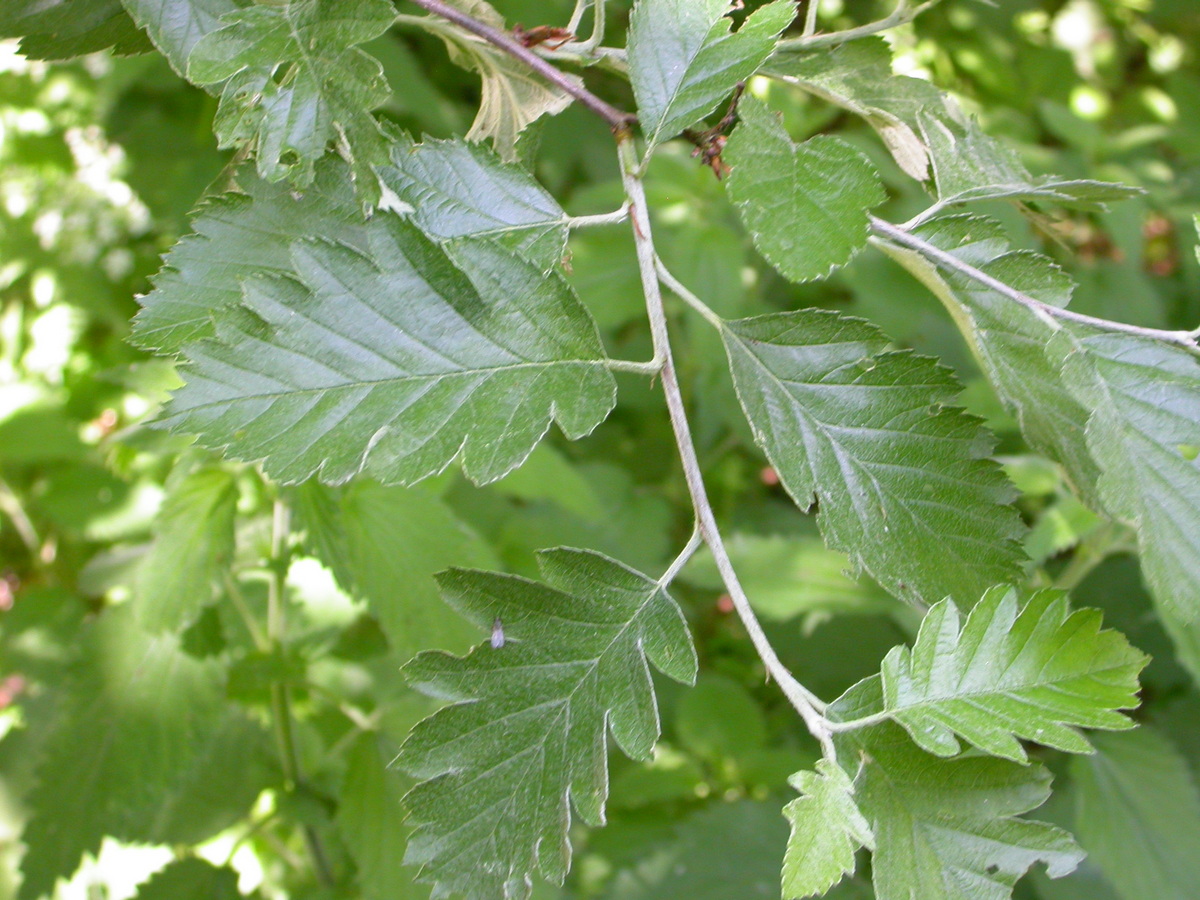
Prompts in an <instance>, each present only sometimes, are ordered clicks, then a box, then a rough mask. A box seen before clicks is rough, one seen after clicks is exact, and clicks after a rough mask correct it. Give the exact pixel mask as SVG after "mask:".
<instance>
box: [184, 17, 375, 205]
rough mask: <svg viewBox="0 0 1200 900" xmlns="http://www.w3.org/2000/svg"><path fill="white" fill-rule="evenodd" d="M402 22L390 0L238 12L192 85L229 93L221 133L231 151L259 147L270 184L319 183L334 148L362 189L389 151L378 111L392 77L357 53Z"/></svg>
mask: <svg viewBox="0 0 1200 900" xmlns="http://www.w3.org/2000/svg"><path fill="white" fill-rule="evenodd" d="M395 19H396V10H395V7H394V6H393V5H392V4H391V2H389V0H340V2H337V3H333V2H330V0H297V2H290V3H287V4H284V5H282V6H275V5H258V6H251V7H247V8H245V9H238V10H234V11H232V12H228V13H226V14H225V15H223V16H222V17H221V20H220V21H221V27H220V28H218V29H216V30H215V31H211V32H209V33H207V34H205V35H204V36H203V37H201V38H200V39H199V40H198V41H197V42H196V43H195V45H194V46H193V47H192V50H191V53H189V54H188V58H187V77H188V80H189V81H192V82H194V83H196V84H200V85H212V84H223V85H224V87H223V89H222V91H221V101H220V105H219V106H218V108H217V115H216V120H215V122H214V129H215V130H216V132H217V137H218V139H219V142H220V146H221V147H241V146H243V145H247V146H249V147H250V148H251V149H253V151H254V152H255V155H256V162H257V165H258V172H259V174H260V175H261V176H262V177H263V178H266V179H267V180H268V181H278V180H280V179H283V178H285V177H287V178H290V179H291V180H293V181H294V182H295V183H296V184H299V185H302V186H303V185H306V184H308V183H310V182H311V181H312V179H313V175H314V165H315V163H316V161H317V160H318V159H320V158H321V157H322V156H323V155H324V154H325V150H326V148H327V146H328V145H329V144H330V143H331V142H336V143H337V145H338V148H339V150H340V151H341V153H342V155H343V156H345V157H346V159H347V160H348V161H349V162H350V165H351V169H352V170H353V172H354V174H355V178H356V180H357V182H358V184H359V186H360V187H361V188H363V189H366V190H367V191H368V192H372V193H374V192H376V187H375V178H374V175H373V173H372V171H371V166H372V165H374V164H376V163H383V162H386V161H387V145H386V141H385V140H384V137H383V135H382V133H381V132H380V130H379V127H378V124H377V123H376V122H375V119H374V117H373V116H372V115H371V112H370V110H371V109H373V108H374V107H376V106H379V105H380V104H381V103H383V102H384V101H385V100H386V99H387V98H388V95H389V90H388V87H387V81H386V80H385V78H384V76H383V68H382V67H381V66H380V64H379V63H378V61H376V60H375V59H374V58H372V57H371V56H369V55H367V54H366V53H364V52H363V51H361V50H358V49H355V47H354V45H355V44H361V43H363V42H364V41H368V40H370V39H371V38H374V37H378V36H379V35H380V34H383V32H385V31H386V30H387V29H388V28H389V27H390V26H391V24H392V22H394V21H395Z"/></svg>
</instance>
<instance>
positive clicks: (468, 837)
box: [400, 549, 696, 900]
mask: <svg viewBox="0 0 1200 900" xmlns="http://www.w3.org/2000/svg"><path fill="white" fill-rule="evenodd" d="M538 563H539V566H540V567H541V570H542V573H543V576H544V577H545V579H546V582H547V584H544V585H543V584H539V583H537V582H533V581H528V580H526V579H524V578H519V577H516V576H512V575H500V574H495V573H489V572H479V571H465V570H459V569H454V570H451V571H450V572H448V573H446V574H445V575H443V576H442V577H441V579H440V582H441V586H442V591H443V594H444V596H445V598H446V600H447V602H448V603H449V604H450V605H451V606H453V607H454V608H455V609H456V610H458V611H459V612H461V613H462V614H463V615H465V616H466V617H467V618H469V619H470V620H471V621H473V622H474V623H475V624H476V625H478V626H480V627H482V628H492V627H493V624H494V623H495V622H496V621H497V620H499V621H500V623H501V626H500V627H501V629H502V633H503V635H504V638H503V642H502V645H500V646H496V645H495V643H493V644H491V645H483V646H481V647H478V648H476V649H475V650H474V651H473V652H472V653H471V654H470V655H468V656H467V657H465V658H457V657H453V656H449V655H447V654H443V653H422V654H421V655H420V656H418V657H417V658H416V659H414V660H413V661H412V662H411V663H409V664H408V666H406V667H405V674H406V675H407V676H408V678H409V680H410V681H411V682H412V683H413V685H414V686H416V687H417V688H418V689H419V690H420V691H421V692H422V693H425V694H428V695H429V696H433V697H439V698H444V699H447V700H451V701H453V703H452V705H450V706H447V707H445V708H444V709H442V710H440V711H439V712H437V713H436V714H434V715H433V716H431V717H430V718H428V719H426V720H425V721H423V722H421V723H420V724H419V725H417V727H416V728H415V729H414V730H413V732H412V734H411V735H410V737H409V739H408V740H407V741H406V742H405V744H404V746H403V748H402V750H401V753H400V764H401V765H402V766H403V767H404V768H405V769H406V770H407V771H409V772H410V773H411V774H413V775H415V776H416V777H418V778H419V779H421V782H422V783H420V784H418V785H417V787H415V788H413V790H412V791H411V792H410V793H409V794H408V796H407V798H406V804H407V806H408V808H409V810H410V813H411V818H412V821H413V822H414V823H415V824H416V829H415V831H414V833H413V837H412V840H411V842H410V844H409V850H408V853H407V855H406V858H405V861H406V862H409V863H416V864H420V865H421V866H422V867H423V869H422V875H421V878H422V880H428V881H432V882H433V883H434V884H435V888H434V895H435V896H439V897H442V896H448V895H449V894H450V893H451V892H459V893H461V894H463V895H464V896H466V897H467V898H470V900H495V898H498V897H520V898H526V897H528V896H529V895H530V890H531V875H532V872H533V870H534V868H535V867H537V868H540V870H541V872H542V874H543V876H545V877H546V878H547V879H548V880H550V881H553V882H558V883H561V882H562V879H563V877H564V876H565V874H566V871H567V867H568V865H569V862H570V854H571V848H570V844H569V842H568V840H567V830H568V827H569V824H570V819H571V807H572V806H573V807H574V809H575V811H576V812H577V813H578V814H579V816H580V817H581V818H582V819H583V820H584V821H585V822H587V823H589V824H591V825H599V824H602V823H603V821H604V805H605V800H606V797H607V794H608V774H607V765H606V759H607V748H606V745H607V741H606V733H607V732H611V733H612V736H613V737H614V739H615V740H616V742H617V744H618V745H619V746H620V747H621V749H622V750H623V751H625V753H627V754H628V755H630V756H631V757H633V758H635V759H645V758H647V757H648V756H649V755H650V753H651V752H652V750H653V748H654V743H655V740H656V738H657V737H658V733H659V723H658V712H657V707H656V704H655V696H654V687H653V684H652V682H651V680H650V671H649V666H648V663H653V664H654V666H655V667H656V668H657V669H658V670H659V671H661V672H662V673H663V674H665V675H667V676H669V677H671V678H673V679H675V680H677V681H681V682H684V683H691V682H693V681H694V680H695V676H696V655H695V651H694V650H693V649H692V643H691V639H690V637H689V635H688V631H687V626H686V624H685V623H684V620H683V616H682V615H681V613H680V611H679V608H678V607H677V606H676V605H675V602H674V601H673V600H672V599H671V597H670V596H669V595H668V594H667V593H666V591H665V590H664V588H663V587H662V586H661V585H660V584H658V583H657V582H655V581H653V580H651V579H650V578H647V577H646V576H645V575H642V574H640V573H638V572H635V571H633V570H632V569H629V568H626V567H625V566H623V565H621V564H620V563H617V562H615V561H613V560H611V559H609V558H607V557H604V556H601V555H599V554H596V553H592V552H589V551H583V550H569V549H558V550H549V551H544V552H542V553H540V554H539V558H538Z"/></svg>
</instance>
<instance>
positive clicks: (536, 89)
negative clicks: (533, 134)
mask: <svg viewBox="0 0 1200 900" xmlns="http://www.w3.org/2000/svg"><path fill="white" fill-rule="evenodd" d="M450 5H451V6H456V7H458V8H460V9H462V10H463V11H464V12H466V13H468V14H469V15H471V16H473V17H474V18H476V19H478V20H480V21H481V22H484V23H485V24H487V25H491V26H492V27H493V28H498V29H499V30H501V31H505V30H507V28H506V26H505V24H504V17H503V16H502V15H500V13H498V12H496V10H495V9H494V8H493V7H492V6H491V4H489V3H487V2H485V0H450ZM429 22H430V25H429V27H430V30H431V31H433V32H434V33H436V34H437V35H438V37H440V38H441V39H442V40H443V41H445V43H446V49H447V50H448V51H449V52H450V59H451V60H453V61H454V62H455V63H457V64H458V65H460V66H462V67H463V68H464V69H468V70H470V71H472V72H477V73H478V74H479V77H480V78H481V79H482V95H481V96H480V98H479V112H478V113H477V114H476V115H475V121H474V122H473V123H472V124H471V130H470V131H468V132H467V135H466V137H467V140H468V141H483V140H486V139H488V138H491V139H492V145H493V146H494V147H495V148H496V152H497V153H498V154H499V155H500V158H501V159H503V160H504V161H505V162H513V161H515V160H516V158H517V138H518V137H520V136H521V132H522V131H524V130H525V128H526V127H527V126H529V125H531V124H532V123H533V122H536V121H537V120H538V119H540V118H541V117H542V116H547V115H549V116H553V115H557V114H558V113H560V112H562V111H563V110H564V109H566V108H567V107H568V106H570V105H571V95H570V94H568V93H566V92H565V91H563V90H562V89H561V88H558V87H555V86H554V85H552V84H550V83H549V82H547V81H545V80H543V79H542V78H541V77H540V76H538V75H536V74H534V72H533V70H531V69H530V68H529V67H528V66H527V65H525V64H524V63H523V62H521V61H520V60H517V59H514V58H513V57H512V56H510V55H509V54H508V53H506V52H505V51H503V50H501V49H500V48H499V47H497V46H496V45H495V44H491V43H489V42H488V41H486V40H484V39H483V38H481V37H477V36H476V35H474V34H471V33H470V32H467V31H464V30H463V29H461V28H459V27H457V26H454V25H448V24H446V23H445V22H444V21H443V20H441V19H437V18H433V17H431V18H430V20H429ZM563 77H564V78H567V79H569V80H571V81H574V82H576V83H577V84H579V85H581V86H582V85H583V81H582V80H581V79H579V78H578V77H577V76H575V75H564V76H563Z"/></svg>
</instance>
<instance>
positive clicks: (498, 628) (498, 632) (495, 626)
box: [492, 616, 504, 650]
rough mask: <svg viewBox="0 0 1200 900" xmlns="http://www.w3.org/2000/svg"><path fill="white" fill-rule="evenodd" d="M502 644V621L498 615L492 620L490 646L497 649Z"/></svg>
mask: <svg viewBox="0 0 1200 900" xmlns="http://www.w3.org/2000/svg"><path fill="white" fill-rule="evenodd" d="M503 646H504V623H503V622H501V621H500V617H499V616H496V620H495V621H494V622H492V648H493V649H495V650H499V649H500V648H501V647H503Z"/></svg>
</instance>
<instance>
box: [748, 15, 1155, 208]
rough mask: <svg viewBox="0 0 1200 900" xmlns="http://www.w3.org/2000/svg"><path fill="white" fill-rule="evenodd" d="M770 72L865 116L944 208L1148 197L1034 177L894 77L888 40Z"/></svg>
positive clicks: (801, 57) (954, 113)
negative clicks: (928, 182) (995, 202)
mask: <svg viewBox="0 0 1200 900" xmlns="http://www.w3.org/2000/svg"><path fill="white" fill-rule="evenodd" d="M769 67H770V70H771V72H773V73H775V74H778V75H781V76H783V77H784V78H785V79H786V80H788V81H789V82H791V83H793V84H798V85H800V86H801V87H803V88H804V89H805V90H808V91H810V92H811V93H813V94H815V95H816V96H818V97H820V98H821V99H823V100H826V101H827V102H830V103H833V104H835V105H837V106H840V107H841V108H843V109H845V110H847V111H849V112H851V113H853V114H854V115H857V116H861V117H862V118H863V119H864V120H866V122H867V123H868V124H870V125H871V127H873V128H874V129H875V130H876V131H877V132H878V133H879V136H880V138H881V139H882V140H883V142H884V144H885V145H886V146H887V148H888V149H889V150H890V151H891V153H892V156H893V157H894V158H895V160H896V163H897V164H898V165H899V166H900V168H901V169H903V170H904V171H905V172H906V173H907V174H909V175H911V176H912V177H914V178H916V179H918V180H920V181H924V180H926V179H927V178H929V177H930V176H931V175H932V178H933V181H934V186H935V189H936V191H937V196H938V199H939V200H940V202H941V203H943V204H945V205H951V204H959V203H966V202H969V201H976V200H1000V199H1006V200H1020V201H1025V202H1029V201H1040V202H1044V203H1050V204H1053V205H1057V206H1065V207H1069V208H1073V209H1090V210H1095V209H1103V208H1104V207H1105V204H1106V203H1109V202H1113V201H1119V200H1124V199H1127V198H1129V197H1133V196H1136V195H1138V194H1140V193H1142V190H1141V189H1140V188H1135V187H1130V186H1128V185H1123V184H1113V183H1109V182H1103V181H1093V180H1090V179H1066V178H1058V177H1056V176H1044V177H1034V176H1033V175H1031V174H1030V173H1029V170H1028V169H1026V168H1025V166H1024V164H1023V163H1022V162H1021V161H1020V159H1019V158H1018V157H1017V155H1016V154H1015V153H1013V152H1012V151H1011V150H1010V149H1009V148H1008V147H1006V146H1005V145H1004V144H1003V143H1001V142H1000V141H998V140H996V139H995V138H993V137H991V136H989V135H988V134H986V133H985V132H984V131H983V130H982V129H981V128H980V127H979V125H978V123H976V122H975V121H974V120H973V119H971V118H970V117H968V116H966V115H965V114H964V113H963V112H962V111H961V110H960V109H959V108H958V105H957V104H956V103H955V102H954V100H953V99H951V98H950V97H949V96H948V95H947V94H945V93H943V92H942V91H941V90H939V89H938V88H937V87H935V86H934V85H933V84H931V83H930V82H928V81H923V80H921V79H919V78H911V77H908V76H905V75H893V74H892V50H891V47H890V46H889V45H888V44H887V42H886V41H885V40H884V39H882V38H874V37H873V38H866V39H863V40H857V41H850V42H847V43H845V44H842V45H841V46H839V47H835V48H832V49H829V48H821V49H820V50H814V51H811V52H809V53H789V54H786V55H781V56H780V57H777V58H776V59H773V60H772V61H771V63H770V66H769ZM931 169H932V171H931Z"/></svg>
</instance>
